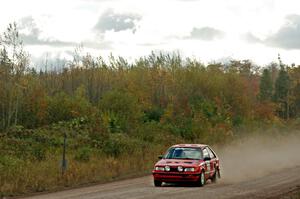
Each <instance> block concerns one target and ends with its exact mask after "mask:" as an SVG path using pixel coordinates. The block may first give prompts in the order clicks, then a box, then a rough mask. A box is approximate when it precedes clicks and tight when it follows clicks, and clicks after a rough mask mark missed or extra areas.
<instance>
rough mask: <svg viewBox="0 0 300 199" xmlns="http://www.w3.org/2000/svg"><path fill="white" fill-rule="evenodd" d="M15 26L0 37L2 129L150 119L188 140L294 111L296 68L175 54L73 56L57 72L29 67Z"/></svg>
mask: <svg viewBox="0 0 300 199" xmlns="http://www.w3.org/2000/svg"><path fill="white" fill-rule="evenodd" d="M29 63H30V62H29V55H28V53H26V52H25V51H24V47H23V43H22V40H21V38H20V35H19V33H18V30H17V25H16V24H10V25H9V26H8V28H7V30H6V31H5V32H4V33H3V34H2V35H1V39H0V130H1V131H6V130H8V129H10V128H11V127H14V126H22V127H24V128H38V127H42V126H47V125H50V124H53V123H58V122H60V121H71V120H73V119H76V118H88V119H89V120H93V121H94V122H95V123H97V124H98V125H99V126H100V127H101V129H102V130H103V131H105V132H125V133H130V132H131V131H132V130H133V129H136V128H138V127H140V126H143V125H144V124H145V123H147V122H156V123H159V124H161V125H162V126H164V127H166V128H168V131H171V132H173V133H175V134H178V135H180V136H183V137H187V138H194V137H195V136H196V137H197V136H200V135H201V133H202V132H204V131H212V132H213V131H216V132H220V131H224V132H230V129H232V128H233V127H234V126H239V125H242V124H247V123H249V122H252V121H266V120H268V121H272V120H274V119H276V118H279V119H283V120H288V119H292V118H297V117H299V115H300V66H299V65H298V66H296V65H292V66H288V65H285V64H283V63H282V62H279V64H276V63H271V64H269V65H268V66H266V67H258V66H257V65H255V64H253V63H252V62H251V61H249V60H231V61H230V62H229V63H226V64H224V63H210V64H206V65H205V64H203V63H202V62H200V61H198V60H196V59H191V58H186V59H184V58H182V57H181V56H180V55H179V54H176V53H174V54H164V53H151V54H150V55H149V56H145V57H140V58H139V59H137V60H136V61H135V62H134V63H129V62H128V61H127V60H126V59H125V58H123V57H114V56H112V55H111V56H110V57H109V59H108V61H104V59H103V58H102V57H101V56H99V57H92V56H91V55H89V54H86V55H79V54H76V55H74V59H73V60H72V61H70V62H68V63H67V64H66V65H65V66H64V67H63V69H62V70H40V71H37V70H36V69H34V68H30V67H29Z"/></svg>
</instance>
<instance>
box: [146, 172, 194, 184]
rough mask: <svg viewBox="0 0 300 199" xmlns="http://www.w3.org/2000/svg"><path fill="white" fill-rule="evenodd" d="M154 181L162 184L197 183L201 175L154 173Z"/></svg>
mask: <svg viewBox="0 0 300 199" xmlns="http://www.w3.org/2000/svg"><path fill="white" fill-rule="evenodd" d="M152 175H153V178H154V180H157V181H161V182H196V181H198V180H199V178H200V173H178V172H152Z"/></svg>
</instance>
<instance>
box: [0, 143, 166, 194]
mask: <svg viewBox="0 0 300 199" xmlns="http://www.w3.org/2000/svg"><path fill="white" fill-rule="evenodd" d="M163 150H165V147H164V146H161V145H156V146H155V147H153V148H147V149H145V150H144V151H134V152H133V153H131V154H123V155H120V156H119V157H112V156H107V155H105V154H103V153H98V154H97V153H94V154H93V155H92V156H91V157H90V159H89V160H88V161H77V160H74V154H68V155H67V160H68V164H67V170H66V172H65V173H64V174H63V175H62V171H61V167H60V161H61V157H60V156H59V155H58V154H54V155H51V156H49V157H47V159H46V160H44V161H19V162H18V163H17V165H16V166H10V167H9V168H5V170H1V175H0V193H1V194H0V198H1V197H4V196H17V195H26V194H28V193H34V192H44V191H54V190H59V189H63V188H64V187H76V186H80V185H84V184H89V183H104V182H109V181H113V180H116V179H122V178H128V177H137V176H142V175H146V174H150V172H151V169H152V167H153V164H154V162H155V161H156V160H157V154H161V153H162V151H163ZM2 169H4V168H2Z"/></svg>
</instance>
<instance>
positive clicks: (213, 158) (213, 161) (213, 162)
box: [207, 147, 217, 176]
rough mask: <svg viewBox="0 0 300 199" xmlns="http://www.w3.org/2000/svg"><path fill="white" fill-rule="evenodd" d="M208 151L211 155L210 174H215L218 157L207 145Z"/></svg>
mask: <svg viewBox="0 0 300 199" xmlns="http://www.w3.org/2000/svg"><path fill="white" fill-rule="evenodd" d="M207 151H208V153H209V157H210V176H213V175H214V174H215V171H216V166H217V159H216V155H215V154H214V152H213V151H212V150H211V149H210V148H209V147H207Z"/></svg>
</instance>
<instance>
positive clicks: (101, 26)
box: [94, 10, 141, 32]
mask: <svg viewBox="0 0 300 199" xmlns="http://www.w3.org/2000/svg"><path fill="white" fill-rule="evenodd" d="M140 19H141V17H140V16H139V15H134V14H117V13H114V12H113V11H112V10H107V11H106V12H105V13H103V14H102V15H101V16H100V18H99V20H98V22H97V24H96V25H95V27H94V30H95V31H99V32H105V31H108V30H113V31H115V32H119V31H123V30H128V29H132V31H133V32H135V31H136V22H137V21H139V20H140Z"/></svg>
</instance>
